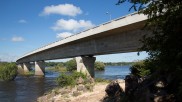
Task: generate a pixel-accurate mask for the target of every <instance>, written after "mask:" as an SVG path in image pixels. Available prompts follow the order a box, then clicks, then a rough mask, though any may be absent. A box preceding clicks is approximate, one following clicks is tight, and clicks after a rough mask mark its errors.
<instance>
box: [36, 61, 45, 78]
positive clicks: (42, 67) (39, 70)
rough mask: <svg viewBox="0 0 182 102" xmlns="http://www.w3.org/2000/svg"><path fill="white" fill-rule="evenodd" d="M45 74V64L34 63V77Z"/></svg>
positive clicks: (40, 62) (41, 62) (42, 62)
mask: <svg viewBox="0 0 182 102" xmlns="http://www.w3.org/2000/svg"><path fill="white" fill-rule="evenodd" d="M44 73H45V62H44V61H38V62H35V75H44Z"/></svg>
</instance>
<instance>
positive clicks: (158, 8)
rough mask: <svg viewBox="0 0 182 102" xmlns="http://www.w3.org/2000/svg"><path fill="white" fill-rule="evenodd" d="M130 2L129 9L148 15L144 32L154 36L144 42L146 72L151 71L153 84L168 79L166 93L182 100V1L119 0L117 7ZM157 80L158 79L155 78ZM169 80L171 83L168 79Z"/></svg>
mask: <svg viewBox="0 0 182 102" xmlns="http://www.w3.org/2000/svg"><path fill="white" fill-rule="evenodd" d="M123 2H130V3H132V4H133V6H132V7H131V8H130V10H131V9H134V10H137V11H139V13H143V14H145V15H147V16H148V18H149V19H148V20H147V24H146V27H145V29H148V30H151V31H153V35H152V36H144V37H143V39H142V40H141V41H142V42H143V47H142V48H141V49H140V50H144V51H147V52H148V54H149V57H148V59H146V60H145V61H144V66H145V69H146V70H148V71H149V72H150V76H151V77H150V80H151V81H150V82H155V81H156V80H160V79H165V80H167V88H166V91H167V92H168V93H169V94H172V95H174V97H175V100H176V101H177V102H178V101H181V100H182V97H181V96H182V88H181V87H182V77H181V75H182V63H181V61H182V47H181V46H182V35H181V34H182V29H181V27H182V1H181V0H119V1H118V4H120V3H123ZM154 77H155V78H154ZM169 79H170V80H169Z"/></svg>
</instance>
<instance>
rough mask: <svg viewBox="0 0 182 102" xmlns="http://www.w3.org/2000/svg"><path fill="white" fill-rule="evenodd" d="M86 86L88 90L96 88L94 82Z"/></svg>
mask: <svg viewBox="0 0 182 102" xmlns="http://www.w3.org/2000/svg"><path fill="white" fill-rule="evenodd" d="M85 88H86V90H89V91H93V90H94V84H86V85H85Z"/></svg>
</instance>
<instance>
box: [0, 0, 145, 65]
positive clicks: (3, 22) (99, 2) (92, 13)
mask: <svg viewBox="0 0 182 102" xmlns="http://www.w3.org/2000/svg"><path fill="white" fill-rule="evenodd" d="M117 1H118V0H105V1H103V0H0V60H1V61H16V59H17V58H18V57H21V56H22V55H23V54H25V53H27V52H30V51H33V50H35V49H37V48H39V47H41V46H44V45H46V44H49V43H51V42H55V41H57V40H60V39H64V37H67V36H69V35H72V34H74V33H77V32H79V31H81V30H85V29H88V28H91V27H93V26H95V25H99V24H102V23H104V22H107V21H109V20H110V17H109V16H110V15H111V19H115V18H118V17H121V16H124V15H127V14H129V13H132V12H133V11H130V12H129V11H128V10H129V8H130V7H131V4H129V3H125V4H122V5H119V6H117V5H115V4H116V3H117ZM106 12H108V13H109V14H106ZM147 56H148V55H147V53H145V52H142V53H141V54H140V56H137V53H123V54H112V55H102V56H96V57H97V60H98V61H104V62H120V61H136V60H142V59H145V58H146V57H147ZM63 61H64V60H63Z"/></svg>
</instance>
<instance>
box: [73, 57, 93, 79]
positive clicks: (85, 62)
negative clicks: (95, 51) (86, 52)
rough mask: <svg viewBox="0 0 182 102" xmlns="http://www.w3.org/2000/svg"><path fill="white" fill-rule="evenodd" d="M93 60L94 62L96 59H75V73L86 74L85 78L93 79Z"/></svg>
mask: <svg viewBox="0 0 182 102" xmlns="http://www.w3.org/2000/svg"><path fill="white" fill-rule="evenodd" d="M95 60H96V57H92V56H82V57H76V63H77V72H82V73H85V74H87V76H91V77H92V78H94V76H95V72H94V63H95Z"/></svg>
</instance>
